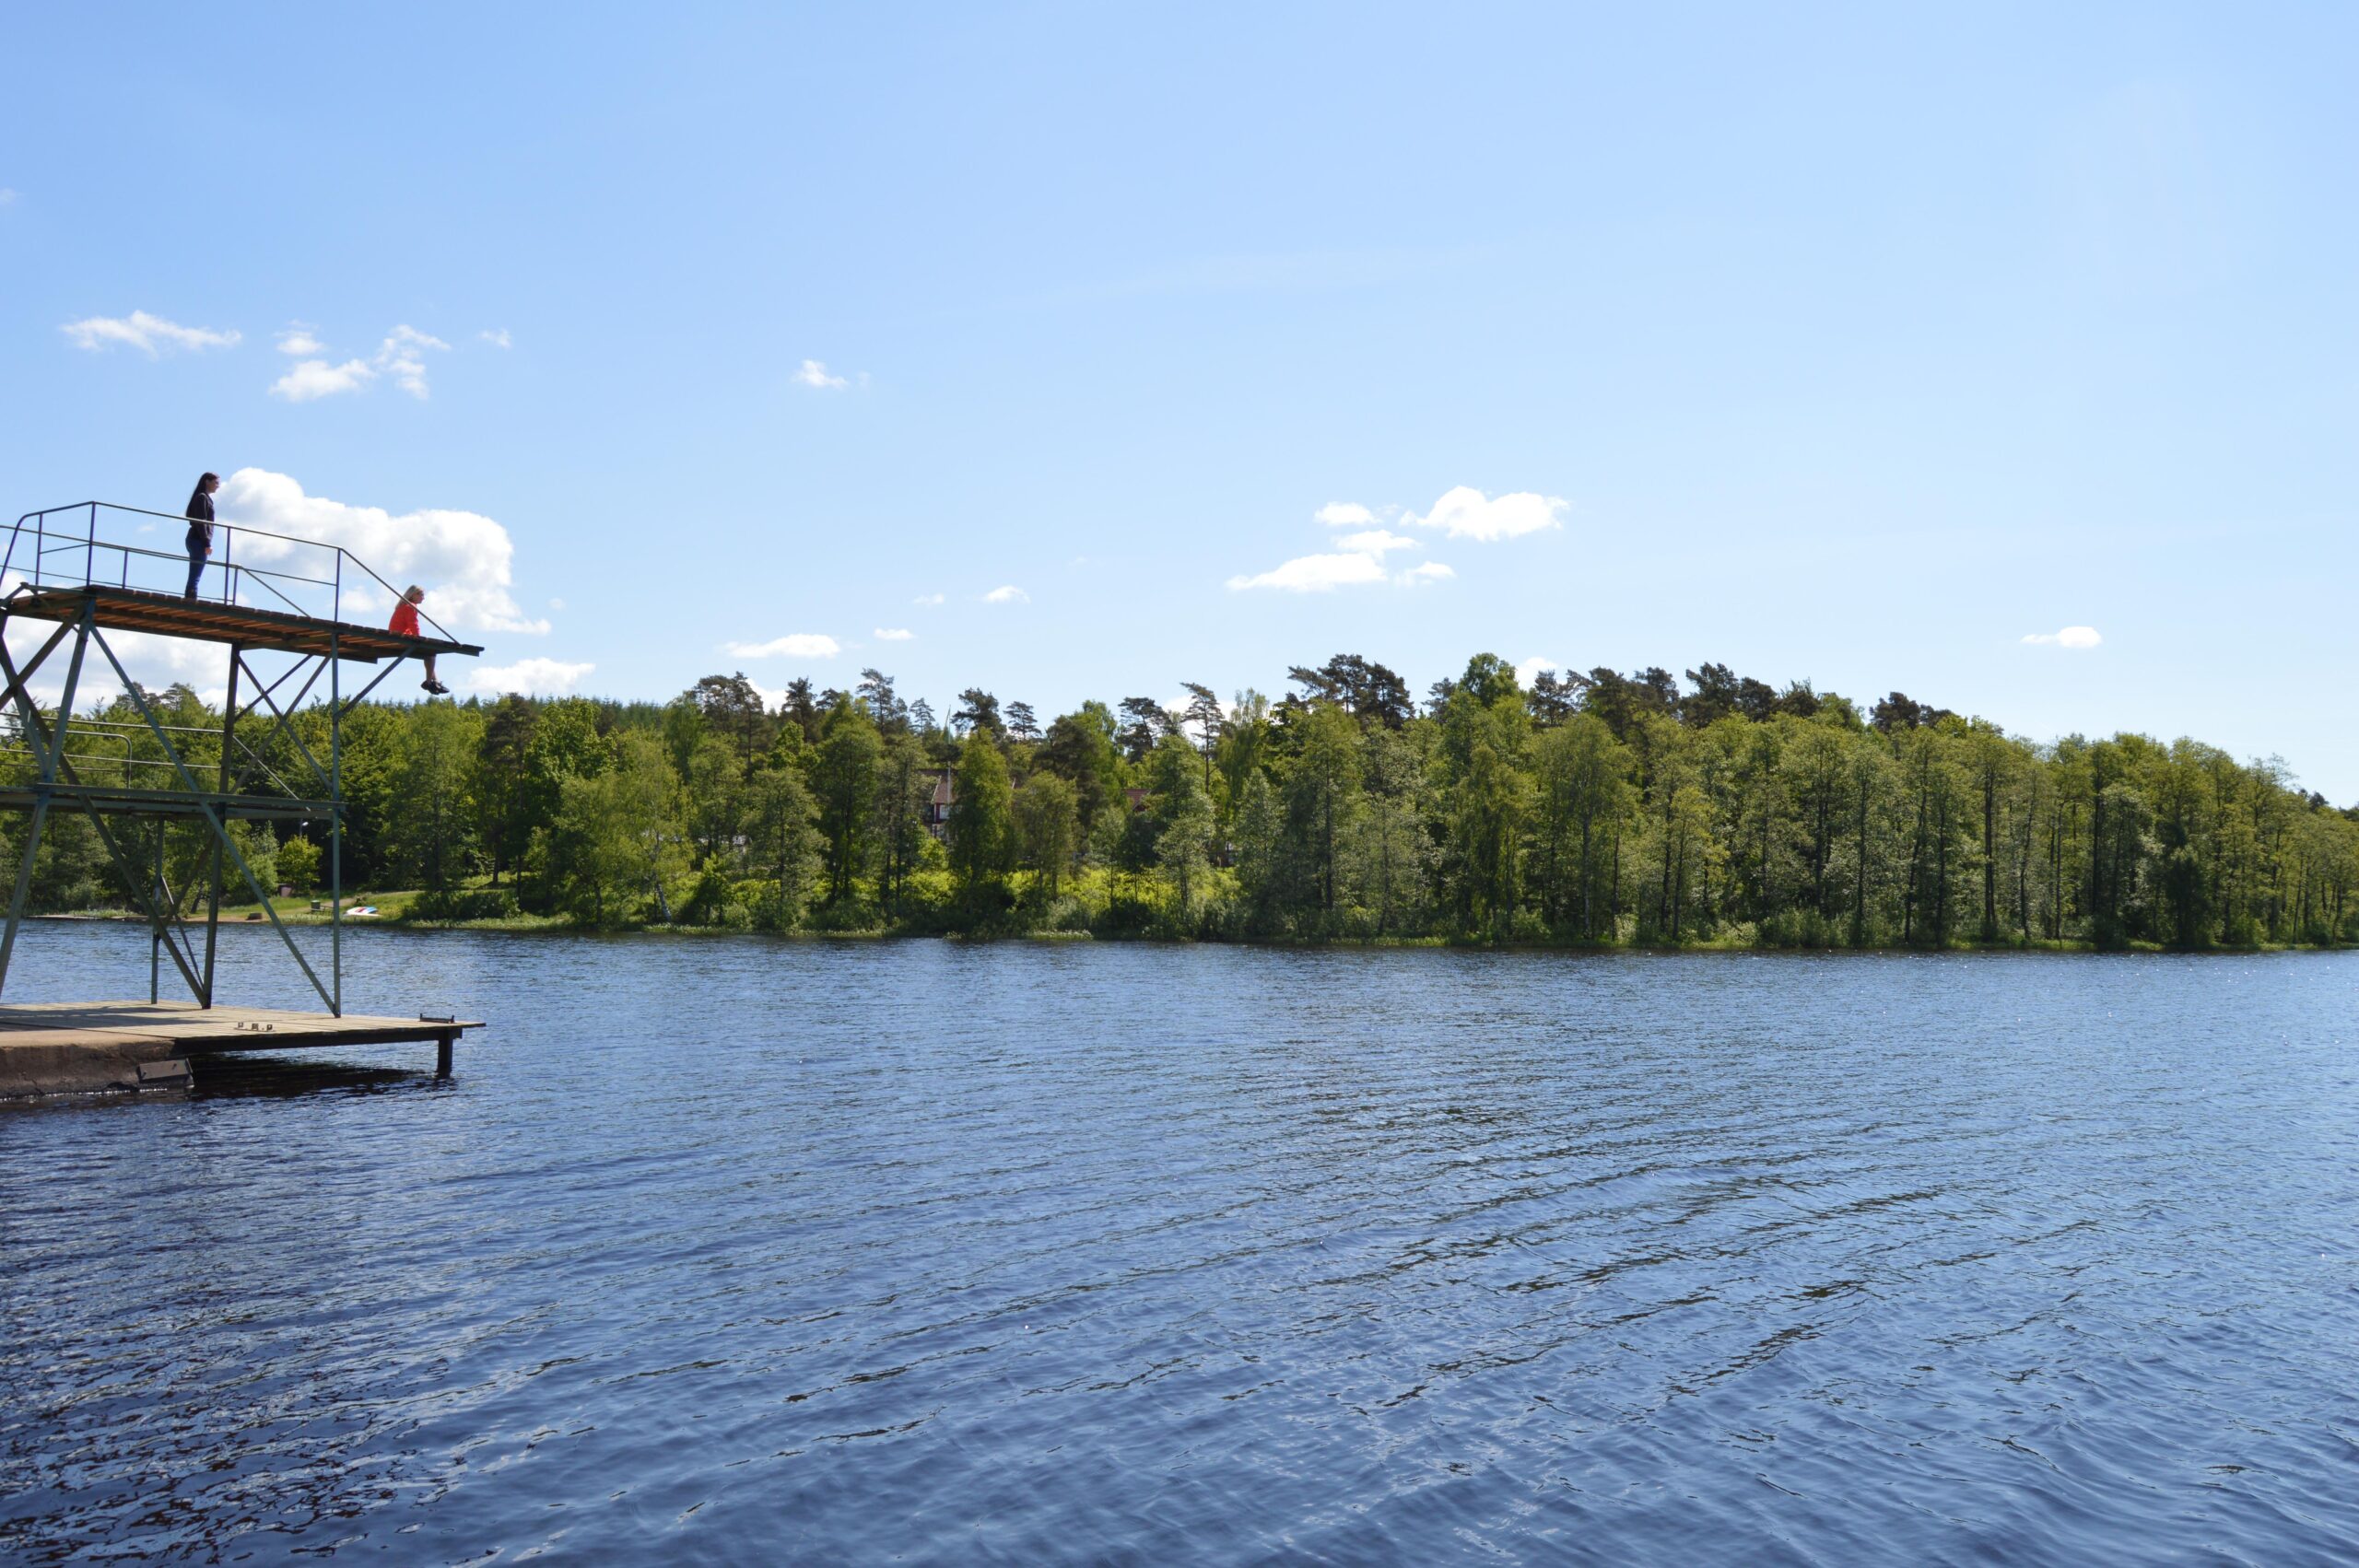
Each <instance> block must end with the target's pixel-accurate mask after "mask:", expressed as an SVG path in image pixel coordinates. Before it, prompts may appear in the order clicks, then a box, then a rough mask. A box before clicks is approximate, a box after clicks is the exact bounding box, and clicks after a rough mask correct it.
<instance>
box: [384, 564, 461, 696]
mask: <svg viewBox="0 0 2359 1568" xmlns="http://www.w3.org/2000/svg"><path fill="white" fill-rule="evenodd" d="M425 599H426V590H424V589H422V588H420V587H418V586H417V584H416V583H412V584H410V586H409V591H407V592H405V593H404V594H403V595H402V602H401V603H398V604H396V605H394V606H393V621H392V623H391V624H390V625H389V626H387V627H386V628H385V629H386V630H387V631H390V632H392V633H393V635H394V636H395V637H422V636H424V635H425V634H424V633H423V632H420V631H419V630H418V629H417V607H418V605H419V604H420V603H424V601H425ZM417 684H418V685H421V686H424V687H425V688H426V689H427V690H428V691H429V692H431V693H433V694H434V695H435V696H450V695H451V688H450V687H448V686H446V685H443V684H442V683H441V682H440V681H438V680H436V679H435V678H434V655H432V654H431V653H429V654H428V655H427V656H426V679H424V680H422V681H420V682H418V683H417Z"/></svg>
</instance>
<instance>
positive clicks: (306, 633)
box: [0, 583, 483, 664]
mask: <svg viewBox="0 0 2359 1568" xmlns="http://www.w3.org/2000/svg"><path fill="white" fill-rule="evenodd" d="M85 600H88V602H89V603H90V605H91V614H92V617H93V618H94V619H95V620H96V621H97V622H98V624H99V625H100V626H103V627H105V628H106V629H108V630H109V631H112V630H114V629H115V628H117V627H121V628H122V629H123V630H125V631H135V632H149V633H152V634H154V635H155V636H157V637H185V638H199V639H201V640H203V641H206V642H234V643H236V644H238V645H239V646H241V647H242V648H250V649H273V650H276V651H278V652H281V653H310V654H325V653H327V652H328V651H329V650H330V649H331V648H333V649H334V652H335V654H336V656H337V657H338V658H340V659H356V660H359V661H362V662H364V663H370V664H373V663H375V662H377V661H379V660H381V659H393V658H396V657H399V656H402V655H405V654H407V655H412V656H420V657H422V656H424V655H426V654H429V653H436V654H464V655H474V654H477V653H481V652H482V651H483V649H480V648H478V647H476V646H475V645H474V644H473V643H465V642H448V641H445V640H443V639H442V638H432V637H399V636H396V635H395V634H393V632H390V631H387V630H386V629H385V628H384V627H382V626H355V625H353V624H352V623H351V622H348V621H330V620H321V619H315V618H314V617H312V616H310V615H299V614H289V613H288V612H287V611H283V610H257V609H254V608H252V606H250V605H244V604H224V603H221V602H220V601H219V600H217V599H183V598H182V597H180V596H179V595H178V594H175V593H151V592H149V591H147V590H146V589H144V588H109V587H107V586H105V585H104V584H98V583H94V584H91V585H89V586H88V587H74V588H19V589H18V591H16V592H14V593H12V594H10V595H9V596H8V597H7V599H6V602H5V603H0V609H5V610H6V613H7V614H10V615H22V616H24V617H26V618H27V619H29V620H35V621H71V620H73V619H74V618H75V617H76V616H77V615H79V614H81V613H82V604H83V602H84V601H85Z"/></svg>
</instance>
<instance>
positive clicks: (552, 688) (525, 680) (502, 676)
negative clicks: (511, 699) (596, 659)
mask: <svg viewBox="0 0 2359 1568" xmlns="http://www.w3.org/2000/svg"><path fill="white" fill-rule="evenodd" d="M597 667H598V666H596V665H595V664H569V663H567V662H566V661H564V660H562V659H519V660H518V661H516V662H515V663H513V664H494V665H492V666H490V667H489V668H487V669H481V670H470V671H468V672H467V676H466V680H467V685H468V686H469V687H470V688H472V689H473V690H475V691H479V692H492V693H498V692H523V693H525V694H527V695H529V696H561V695H563V694H564V693H566V692H569V691H571V690H572V689H573V688H574V687H576V686H578V685H581V680H582V677H583V676H585V675H587V674H589V673H590V672H591V671H593V670H595V669H596V668H597Z"/></svg>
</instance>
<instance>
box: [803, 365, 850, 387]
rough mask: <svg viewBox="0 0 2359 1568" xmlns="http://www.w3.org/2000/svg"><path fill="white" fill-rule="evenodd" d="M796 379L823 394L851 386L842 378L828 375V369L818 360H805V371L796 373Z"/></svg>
mask: <svg viewBox="0 0 2359 1568" xmlns="http://www.w3.org/2000/svg"><path fill="white" fill-rule="evenodd" d="M794 379H795V380H798V381H800V382H802V383H803V384H804V386H806V387H817V388H818V389H819V390H820V391H822V392H832V391H834V390H836V389H837V388H839V387H847V386H850V385H851V382H849V381H847V380H844V379H843V378H842V377H841V376H830V375H829V374H827V367H826V366H825V365H822V364H820V363H819V361H817V360H816V359H805V360H804V362H803V369H800V370H797V371H795V372H794Z"/></svg>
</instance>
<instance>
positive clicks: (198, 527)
mask: <svg viewBox="0 0 2359 1568" xmlns="http://www.w3.org/2000/svg"><path fill="white" fill-rule="evenodd" d="M219 488H221V476H220V475H219V474H205V476H204V477H202V478H200V479H199V480H197V482H196V488H195V489H194V491H193V492H191V493H190V495H189V498H188V587H187V589H186V590H185V591H182V594H181V597H182V598H183V599H194V598H195V597H196V579H197V576H198V574H199V573H201V572H203V571H204V570H205V556H209V555H211V554H213V492H214V491H216V490H218V489H219Z"/></svg>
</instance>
